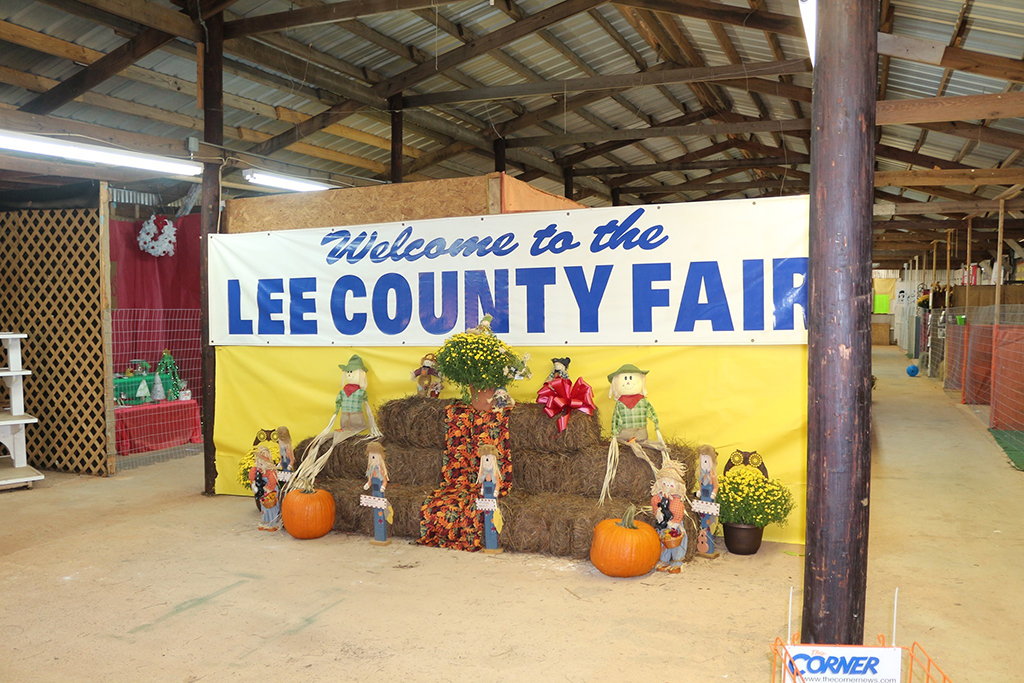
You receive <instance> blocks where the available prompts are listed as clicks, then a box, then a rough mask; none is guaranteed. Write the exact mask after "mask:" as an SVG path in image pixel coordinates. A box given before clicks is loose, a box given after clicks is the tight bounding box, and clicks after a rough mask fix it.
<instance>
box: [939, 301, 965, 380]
mask: <svg viewBox="0 0 1024 683" xmlns="http://www.w3.org/2000/svg"><path fill="white" fill-rule="evenodd" d="M964 315H965V311H964V309H962V308H949V309H947V310H946V321H947V322H946V351H945V354H944V358H945V360H946V377H945V379H944V380H943V384H942V386H943V388H944V389H949V390H950V391H960V390H961V389H963V378H964V353H965V350H966V346H965V344H964V342H965V340H966V339H967V325H966V324H961V323H965V322H966V318H964Z"/></svg>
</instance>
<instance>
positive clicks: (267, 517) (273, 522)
mask: <svg viewBox="0 0 1024 683" xmlns="http://www.w3.org/2000/svg"><path fill="white" fill-rule="evenodd" d="M254 460H255V462H254V464H253V466H252V467H250V468H249V483H250V484H251V485H252V490H253V494H254V495H255V496H256V502H258V503H259V506H260V512H261V513H262V516H261V518H260V525H259V530H260V531H277V527H278V524H279V523H280V519H281V496H280V495H279V491H278V479H277V465H275V464H274V458H273V456H272V455H271V453H270V449H269V448H267V447H266V446H260V447H259V448H258V449H256V453H255V454H254Z"/></svg>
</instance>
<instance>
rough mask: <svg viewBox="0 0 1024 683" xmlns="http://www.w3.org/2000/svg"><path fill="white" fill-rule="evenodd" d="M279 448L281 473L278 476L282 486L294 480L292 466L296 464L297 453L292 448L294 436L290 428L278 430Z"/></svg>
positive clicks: (282, 426)
mask: <svg viewBox="0 0 1024 683" xmlns="http://www.w3.org/2000/svg"><path fill="white" fill-rule="evenodd" d="M274 431H275V432H276V433H277V447H278V449H279V450H280V452H281V463H280V465H279V467H280V470H281V471H280V473H279V474H278V475H277V478H278V481H279V482H280V483H281V484H287V483H288V480H289V479H291V478H292V466H293V465H294V464H295V451H294V449H293V448H292V434H291V432H289V431H288V428H287V427H285V426H284V425H281V426H280V427H278V428H277V429H276V430H274Z"/></svg>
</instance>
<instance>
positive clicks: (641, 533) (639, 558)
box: [590, 505, 661, 577]
mask: <svg viewBox="0 0 1024 683" xmlns="http://www.w3.org/2000/svg"><path fill="white" fill-rule="evenodd" d="M635 516H636V506H635V505H630V506H629V508H627V509H626V512H625V513H624V514H623V515H622V519H606V520H604V521H601V522H598V524H597V526H596V527H594V540H593V541H592V542H591V543H590V561H591V562H593V563H594V566H595V567H597V568H598V570H599V571H600V572H601V573H602V574H605V575H607V576H622V577H625V576H642V575H643V574H646V573H648V572H649V571H651V570H652V569H654V565H656V564H657V563H658V558H659V557H661V541H660V540H659V539H658V532H657V531H655V530H654V527H652V526H651V525H650V524H647V523H646V522H638V521H635V520H634V519H633V518H634V517H635Z"/></svg>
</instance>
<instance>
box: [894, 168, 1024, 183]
mask: <svg viewBox="0 0 1024 683" xmlns="http://www.w3.org/2000/svg"><path fill="white" fill-rule="evenodd" d="M1017 183H1024V167H1019V166H1014V167H1010V168H969V169H938V170H936V169H927V170H917V171H876V172H875V187H927V186H930V185H972V186H973V185H1014V184H1017Z"/></svg>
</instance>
